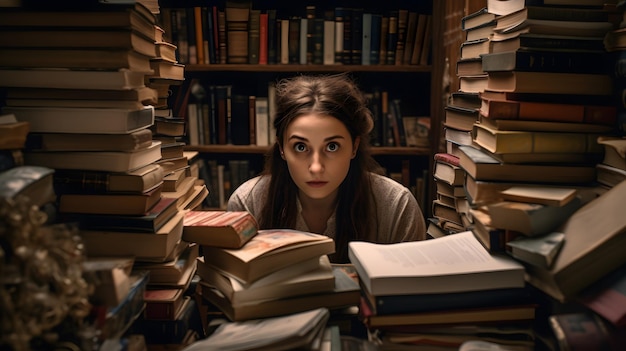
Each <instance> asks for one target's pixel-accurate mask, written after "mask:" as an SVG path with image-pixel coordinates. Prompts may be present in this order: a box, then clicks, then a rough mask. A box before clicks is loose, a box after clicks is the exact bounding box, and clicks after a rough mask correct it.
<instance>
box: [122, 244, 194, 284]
mask: <svg viewBox="0 0 626 351" xmlns="http://www.w3.org/2000/svg"><path fill="white" fill-rule="evenodd" d="M175 250H176V251H179V252H177V253H176V254H175V255H174V256H175V257H174V258H172V259H171V260H169V261H165V262H142V261H137V262H135V264H134V266H133V269H134V270H143V271H149V272H150V282H149V283H148V286H149V288H152V287H155V286H156V287H174V286H177V285H179V284H180V283H182V284H183V285H184V284H185V283H186V282H187V280H190V279H191V278H192V276H193V275H194V274H195V272H196V268H197V262H196V258H197V257H198V254H199V251H200V250H199V246H198V245H196V244H194V243H188V242H185V241H184V240H183V241H181V242H180V244H179V245H178V247H177V248H176V249H175Z"/></svg>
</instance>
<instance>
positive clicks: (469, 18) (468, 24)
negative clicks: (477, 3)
mask: <svg viewBox="0 0 626 351" xmlns="http://www.w3.org/2000/svg"><path fill="white" fill-rule="evenodd" d="M495 18H496V14H495V13H493V12H489V11H488V9H487V7H482V8H480V9H479V10H477V11H474V12H472V13H470V14H468V15H465V16H463V18H461V29H462V30H464V31H467V30H468V29H471V28H475V27H479V26H482V25H484V24H486V23H489V22H491V21H493V20H494V19H495Z"/></svg>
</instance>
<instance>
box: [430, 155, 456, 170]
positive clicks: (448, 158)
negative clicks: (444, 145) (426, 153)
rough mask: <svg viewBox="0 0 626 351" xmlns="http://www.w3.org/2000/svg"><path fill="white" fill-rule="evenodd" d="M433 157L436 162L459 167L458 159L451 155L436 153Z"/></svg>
mask: <svg viewBox="0 0 626 351" xmlns="http://www.w3.org/2000/svg"><path fill="white" fill-rule="evenodd" d="M434 157H435V161H437V162H443V163H448V164H451V165H454V166H457V167H458V166H459V158H458V157H456V156H454V155H452V154H449V153H445V152H440V153H436V154H435V156H434Z"/></svg>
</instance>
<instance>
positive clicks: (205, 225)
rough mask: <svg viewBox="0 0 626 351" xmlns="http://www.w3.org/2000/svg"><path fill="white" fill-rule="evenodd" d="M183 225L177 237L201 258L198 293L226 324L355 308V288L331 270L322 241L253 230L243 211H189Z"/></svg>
mask: <svg viewBox="0 0 626 351" xmlns="http://www.w3.org/2000/svg"><path fill="white" fill-rule="evenodd" d="M184 223H185V226H184V233H183V238H184V239H185V240H188V241H192V242H196V243H198V245H200V246H201V248H202V252H203V253H204V255H203V256H202V257H200V258H198V275H199V276H200V278H201V279H200V282H199V290H198V292H199V294H200V296H201V297H202V300H203V301H205V302H206V303H207V304H208V305H209V310H210V311H213V312H220V313H222V314H223V316H225V318H227V319H229V320H231V321H242V320H248V319H260V318H268V317H275V316H280V315H286V314H291V313H297V312H303V311H306V310H311V309H315V308H319V307H327V308H329V309H333V310H336V309H339V308H343V307H348V306H356V305H358V301H359V295H360V292H359V287H358V284H357V283H356V281H354V280H353V279H352V278H351V277H350V276H349V275H348V274H347V273H346V272H345V271H344V270H342V269H333V268H332V267H331V264H330V262H329V260H328V257H327V255H328V254H330V253H332V252H333V251H334V242H333V240H332V239H330V238H328V237H326V236H323V235H318V234H312V233H305V232H299V231H293V230H259V229H258V226H257V222H256V220H255V219H254V217H252V215H250V213H248V212H236V211H235V212H232V211H190V212H187V213H186V214H185V222H184Z"/></svg>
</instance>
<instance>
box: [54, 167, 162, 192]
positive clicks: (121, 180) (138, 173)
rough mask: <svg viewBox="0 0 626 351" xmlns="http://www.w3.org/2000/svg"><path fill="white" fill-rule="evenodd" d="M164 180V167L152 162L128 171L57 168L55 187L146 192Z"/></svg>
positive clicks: (78, 190)
mask: <svg viewBox="0 0 626 351" xmlns="http://www.w3.org/2000/svg"><path fill="white" fill-rule="evenodd" d="M161 182H163V168H161V167H160V166H158V165H156V164H154V163H150V164H148V165H146V166H144V167H140V168H136V169H134V170H131V171H128V172H106V171H89V170H84V169H56V170H55V172H54V189H55V191H56V192H57V193H59V194H67V193H115V192H121V193H144V192H146V191H147V190H148V189H152V188H154V187H155V186H157V185H158V184H160V183H161Z"/></svg>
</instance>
